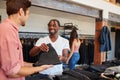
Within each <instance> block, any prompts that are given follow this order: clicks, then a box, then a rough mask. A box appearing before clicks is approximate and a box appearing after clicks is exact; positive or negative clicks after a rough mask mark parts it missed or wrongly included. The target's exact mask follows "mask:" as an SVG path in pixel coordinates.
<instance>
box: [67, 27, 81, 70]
mask: <svg viewBox="0 0 120 80" xmlns="http://www.w3.org/2000/svg"><path fill="white" fill-rule="evenodd" d="M80 44H81V41H80V40H79V38H78V34H77V31H76V29H73V30H72V31H71V33H70V39H69V45H70V54H69V56H68V59H67V61H66V64H68V67H69V69H70V70H74V69H75V65H76V64H77V62H78V61H79V59H80V54H79V47H80Z"/></svg>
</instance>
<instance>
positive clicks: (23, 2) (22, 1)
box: [6, 0, 31, 16]
mask: <svg viewBox="0 0 120 80" xmlns="http://www.w3.org/2000/svg"><path fill="white" fill-rule="evenodd" d="M30 6H31V2H30V1H29V0H7V1H6V10H7V14H8V16H9V15H12V14H15V13H17V12H18V11H19V9H20V8H23V10H24V12H25V13H26V10H27V9H28V8H29V7H30Z"/></svg>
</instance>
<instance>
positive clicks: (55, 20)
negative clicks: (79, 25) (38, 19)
mask: <svg viewBox="0 0 120 80" xmlns="http://www.w3.org/2000/svg"><path fill="white" fill-rule="evenodd" d="M52 21H54V23H55V22H57V24H58V26H59V27H60V22H59V20H57V19H51V20H50V21H49V23H48V26H49V25H50V23H51V22H52Z"/></svg>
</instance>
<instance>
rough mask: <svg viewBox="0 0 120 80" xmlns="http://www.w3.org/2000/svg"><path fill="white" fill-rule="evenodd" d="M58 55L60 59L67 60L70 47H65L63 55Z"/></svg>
mask: <svg viewBox="0 0 120 80" xmlns="http://www.w3.org/2000/svg"><path fill="white" fill-rule="evenodd" d="M58 57H59V60H60V61H62V62H66V60H67V58H68V49H63V52H62V56H60V55H59V56H58Z"/></svg>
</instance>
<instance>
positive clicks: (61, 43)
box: [35, 36, 69, 75]
mask: <svg viewBox="0 0 120 80" xmlns="http://www.w3.org/2000/svg"><path fill="white" fill-rule="evenodd" d="M42 43H46V44H48V43H51V45H52V46H53V47H54V49H55V50H56V52H57V54H58V55H62V50H63V49H69V41H68V40H67V39H65V38H63V37H61V36H58V39H57V40H56V41H55V42H52V41H51V40H50V38H49V36H46V37H43V38H40V39H39V40H38V41H37V42H36V44H35V46H40V45H41V44H42ZM62 72H63V68H62V64H59V65H55V66H53V67H52V68H49V69H47V70H44V71H42V72H40V73H42V74H48V75H61V74H62Z"/></svg>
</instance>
